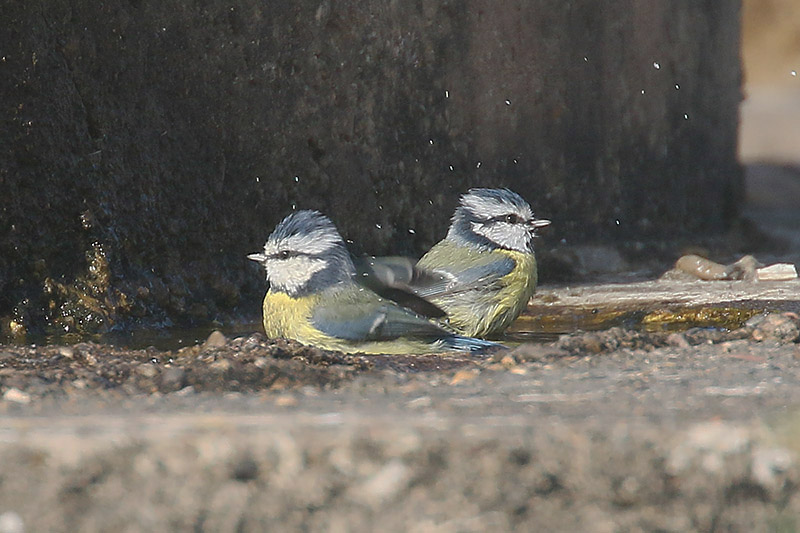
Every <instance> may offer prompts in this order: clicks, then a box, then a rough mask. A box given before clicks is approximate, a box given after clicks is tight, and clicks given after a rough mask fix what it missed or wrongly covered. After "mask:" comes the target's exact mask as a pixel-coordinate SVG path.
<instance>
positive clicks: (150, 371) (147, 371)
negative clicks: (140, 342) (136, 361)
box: [136, 363, 158, 378]
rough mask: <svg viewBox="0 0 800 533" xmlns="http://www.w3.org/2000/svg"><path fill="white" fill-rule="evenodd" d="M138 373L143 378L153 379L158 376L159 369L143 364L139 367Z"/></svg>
mask: <svg viewBox="0 0 800 533" xmlns="http://www.w3.org/2000/svg"><path fill="white" fill-rule="evenodd" d="M136 372H137V373H138V374H139V375H140V376H142V377H145V378H152V377H154V376H155V375H156V374H158V369H157V368H156V367H155V366H154V365H152V364H150V363H143V364H141V365H139V366H138V368H137V369H136Z"/></svg>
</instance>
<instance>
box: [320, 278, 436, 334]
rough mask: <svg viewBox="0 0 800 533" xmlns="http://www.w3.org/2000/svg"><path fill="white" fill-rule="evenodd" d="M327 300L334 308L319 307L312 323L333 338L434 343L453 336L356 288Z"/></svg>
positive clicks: (364, 290)
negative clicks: (405, 339) (409, 340)
mask: <svg viewBox="0 0 800 533" xmlns="http://www.w3.org/2000/svg"><path fill="white" fill-rule="evenodd" d="M328 298H330V301H331V304H330V305H324V304H322V305H318V306H317V307H316V308H315V309H314V311H313V313H312V314H311V323H312V324H313V326H314V327H315V328H317V329H318V330H319V331H321V332H323V333H325V334H326V335H330V336H332V337H336V338H339V339H345V340H348V341H354V342H363V341H388V340H394V339H397V338H400V337H406V338H413V339H420V340H430V341H434V340H436V339H439V338H443V337H448V336H450V335H452V334H451V333H449V332H447V331H445V330H444V329H442V328H440V327H439V326H437V325H436V324H433V323H431V322H429V321H427V320H426V319H424V318H422V317H420V316H418V315H416V314H414V313H412V312H411V311H408V310H406V309H404V308H402V307H399V306H397V305H395V304H394V303H392V302H390V301H388V300H384V299H382V298H380V297H379V296H378V295H377V294H375V293H373V292H372V291H369V290H367V289H363V288H359V287H356V286H353V287H352V288H348V289H345V290H343V291H337V292H336V293H334V294H332V295H329V296H328ZM325 299H327V298H325Z"/></svg>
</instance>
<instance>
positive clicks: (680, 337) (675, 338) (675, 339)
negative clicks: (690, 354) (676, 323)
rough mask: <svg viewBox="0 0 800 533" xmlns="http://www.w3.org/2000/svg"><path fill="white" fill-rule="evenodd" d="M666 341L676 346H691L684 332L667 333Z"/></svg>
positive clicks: (669, 344)
mask: <svg viewBox="0 0 800 533" xmlns="http://www.w3.org/2000/svg"><path fill="white" fill-rule="evenodd" d="M666 342H667V345H668V346H674V347H675V348H689V346H690V344H689V341H687V340H686V336H685V335H684V334H683V333H670V334H669V335H667V339H666Z"/></svg>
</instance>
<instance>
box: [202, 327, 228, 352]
mask: <svg viewBox="0 0 800 533" xmlns="http://www.w3.org/2000/svg"><path fill="white" fill-rule="evenodd" d="M227 343H228V339H227V337H225V335H224V334H223V333H222V332H221V331H220V330H218V329H215V330H214V331H212V332H211V335H209V336H208V339H206V342H205V343H203V349H204V350H211V349H213V348H222V347H223V346H225V345H226V344H227Z"/></svg>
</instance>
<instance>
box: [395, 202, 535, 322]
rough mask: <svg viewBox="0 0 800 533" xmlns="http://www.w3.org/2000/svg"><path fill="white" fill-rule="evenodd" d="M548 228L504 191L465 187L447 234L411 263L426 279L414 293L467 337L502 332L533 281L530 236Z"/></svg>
mask: <svg viewBox="0 0 800 533" xmlns="http://www.w3.org/2000/svg"><path fill="white" fill-rule="evenodd" d="M549 224H550V221H549V220H544V219H537V218H534V216H533V211H532V210H531V206H530V205H528V203H527V202H526V201H525V200H523V199H522V197H521V196H520V195H518V194H516V193H514V192H512V191H510V190H508V189H470V190H469V191H467V193H466V194H464V195H462V196H461V201H460V204H459V206H458V207H457V208H456V210H455V213H454V214H453V218H452V223H451V224H450V229H449V230H448V232H447V236H446V237H445V238H444V239H443V240H442V241H440V242H439V243H438V244H436V245H435V246H434V247H433V248H431V249H430V250H429V251H428V252H427V253H426V254H425V255H424V256H423V257H422V259H420V260H419V262H418V263H417V264H416V267H415V269H416V270H419V271H421V272H425V273H426V274H427V275H425V276H422V278H423V279H426V280H427V281H425V282H422V283H414V282H411V284H410V285H411V288H412V289H413V290H414V292H415V293H416V294H418V295H419V296H422V297H423V298H425V299H427V300H429V301H430V302H432V303H433V304H435V305H436V306H437V307H439V308H440V309H442V310H443V311H444V312H445V313H447V318H445V319H444V323H445V324H446V326H447V327H448V328H450V329H452V330H453V331H456V332H458V333H460V334H462V335H468V336H470V337H487V336H494V335H498V334H499V333H502V332H503V331H504V330H505V329H506V328H507V327H508V326H509V325H510V324H511V323H512V322H513V321H514V320H515V319H516V318H517V317H518V316H519V314H520V313H521V312H522V310H523V309H525V307H526V306H527V304H528V300H529V299H530V298H531V296H532V295H533V291H534V289H535V287H536V282H537V271H536V258H535V257H534V254H533V238H534V237H535V234H536V230H537V229H539V228H541V227H544V226H547V225H549Z"/></svg>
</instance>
